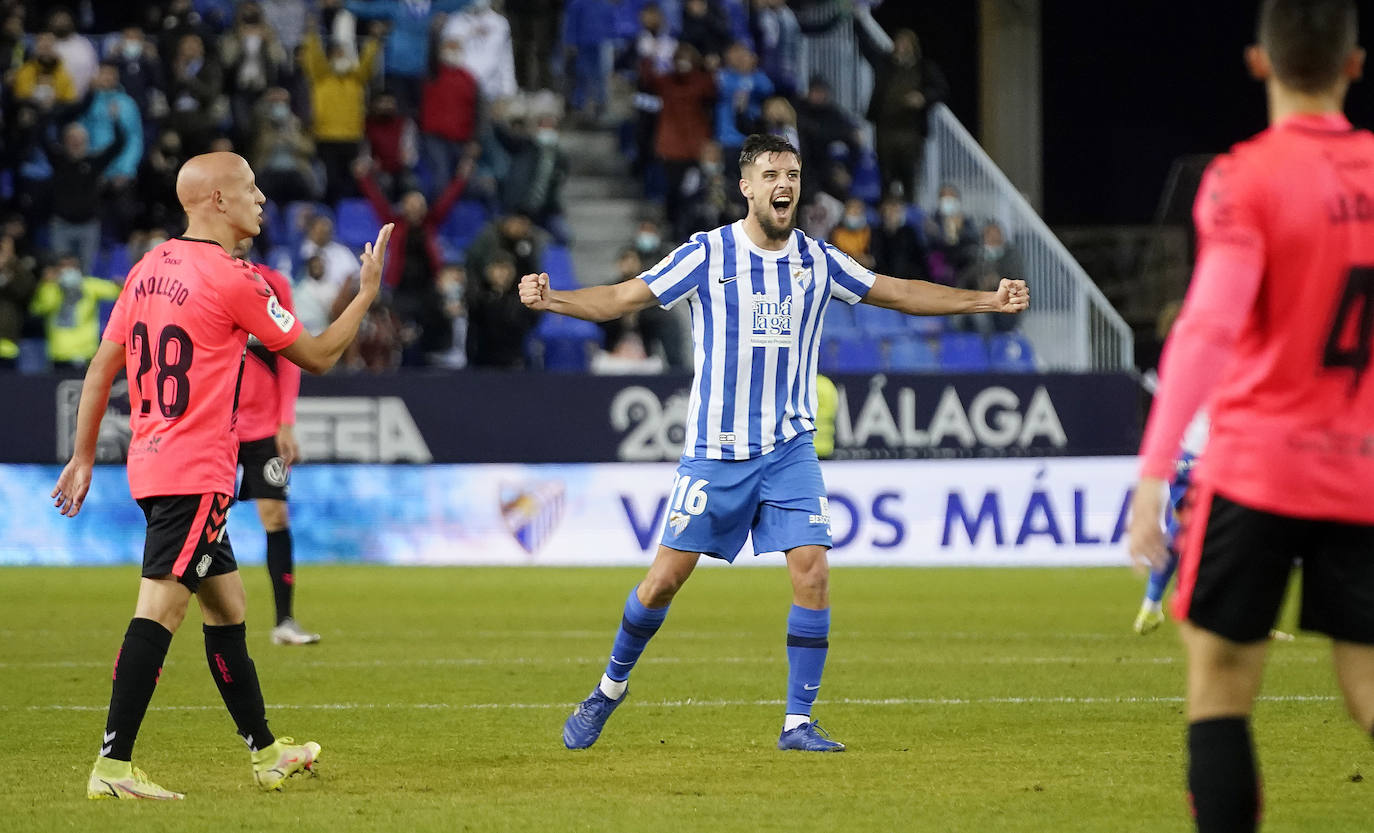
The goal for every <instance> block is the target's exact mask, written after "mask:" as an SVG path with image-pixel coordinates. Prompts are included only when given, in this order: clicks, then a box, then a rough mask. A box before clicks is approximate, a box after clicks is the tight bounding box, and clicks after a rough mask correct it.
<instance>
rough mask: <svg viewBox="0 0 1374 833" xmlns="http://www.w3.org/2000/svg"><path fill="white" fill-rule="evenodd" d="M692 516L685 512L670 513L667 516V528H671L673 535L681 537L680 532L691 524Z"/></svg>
mask: <svg viewBox="0 0 1374 833" xmlns="http://www.w3.org/2000/svg"><path fill="white" fill-rule="evenodd" d="M691 520H692V516H691V515H688V514H687V513H686V512H671V513H669V514H668V526H670V527H672V529H673V534H674V535H681V534H682V530H684V529H686V528H687V524H689V523H691Z"/></svg>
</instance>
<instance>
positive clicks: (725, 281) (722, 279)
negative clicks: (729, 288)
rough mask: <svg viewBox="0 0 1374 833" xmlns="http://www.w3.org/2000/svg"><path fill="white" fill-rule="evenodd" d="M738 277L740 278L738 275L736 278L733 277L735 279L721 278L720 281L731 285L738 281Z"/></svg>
mask: <svg viewBox="0 0 1374 833" xmlns="http://www.w3.org/2000/svg"><path fill="white" fill-rule="evenodd" d="M738 277H739V275H736V276H735V277H733V278H719V281H720V282H721V283H730V282H731V281H734V280H736V279H737V278H738Z"/></svg>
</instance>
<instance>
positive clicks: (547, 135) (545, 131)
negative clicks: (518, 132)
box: [534, 127, 558, 147]
mask: <svg viewBox="0 0 1374 833" xmlns="http://www.w3.org/2000/svg"><path fill="white" fill-rule="evenodd" d="M534 140H535V141H536V142H538V143H539V144H541V145H543V146H544V147H552V146H554V145H556V144H558V131H557V130H554V129H553V128H552V127H541V128H539V129H538V130H536V131H535V133H534Z"/></svg>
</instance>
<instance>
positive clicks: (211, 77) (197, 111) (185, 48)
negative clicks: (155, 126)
mask: <svg viewBox="0 0 1374 833" xmlns="http://www.w3.org/2000/svg"><path fill="white" fill-rule="evenodd" d="M168 75H169V76H170V78H169V80H168V88H167V100H168V106H169V107H170V108H171V115H170V116H168V119H167V124H168V126H169V127H171V128H172V129H173V130H175V131H176V132H177V133H178V134H180V135H181V141H182V144H184V145H185V146H186V150H187V152H188V153H190V155H192V156H195V155H196V154H198V153H203V152H204V151H205V149H206V148H207V147H208V146H209V144H210V139H211V138H212V134H213V133H214V131H215V128H216V127H217V126H218V124H219V123H220V121H221V119H222V118H223V116H224V115H225V114H224V109H225V104H224V100H223V97H222V92H223V89H224V71H223V69H221V67H220V65H219V59H218V58H216V57H215V56H214V55H207V54H206V51H205V42H204V41H203V40H201V37H200V36H199V35H195V34H187V35H183V36H182V37H181V39H180V40H179V41H177V47H176V57H175V58H174V59H173V60H172V64H171V67H170V68H169V72H168Z"/></svg>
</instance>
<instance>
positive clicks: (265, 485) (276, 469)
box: [239, 437, 291, 500]
mask: <svg viewBox="0 0 1374 833" xmlns="http://www.w3.org/2000/svg"><path fill="white" fill-rule="evenodd" d="M239 465H240V466H243V480H242V481H241V482H240V483H239V500H255V499H258V498H261V499H263V500H286V495H287V491H288V485H289V484H290V482H291V470H290V469H289V468H287V466H286V461H285V460H283V459H282V458H281V457H280V456H279V455H278V454H277V439H276V437H266V438H264V439H261V440H253V441H251V442H246V443H239Z"/></svg>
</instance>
